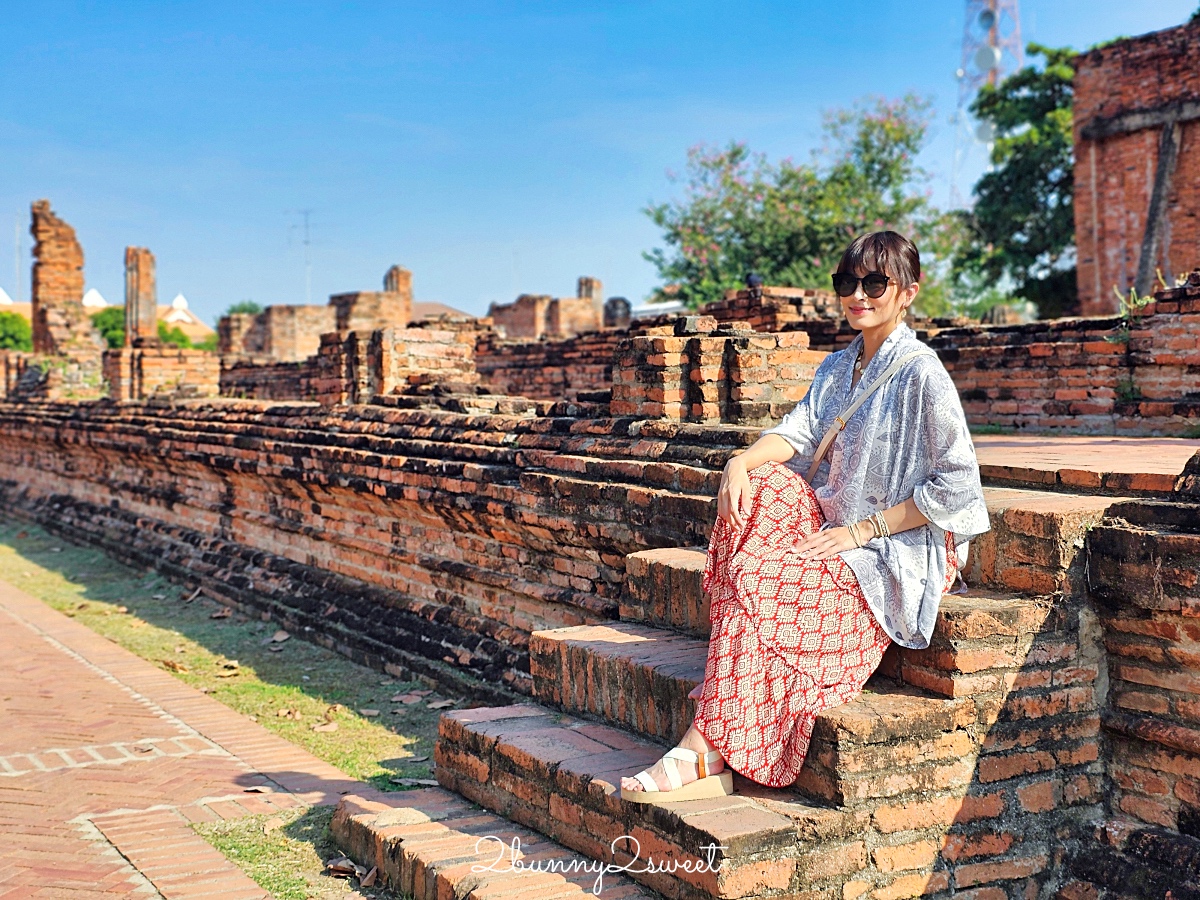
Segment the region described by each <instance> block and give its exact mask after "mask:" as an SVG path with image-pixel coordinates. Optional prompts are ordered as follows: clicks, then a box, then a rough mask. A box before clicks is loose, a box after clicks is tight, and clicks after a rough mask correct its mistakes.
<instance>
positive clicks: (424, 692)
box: [409, 689, 433, 697]
mask: <svg viewBox="0 0 1200 900" xmlns="http://www.w3.org/2000/svg"><path fill="white" fill-rule="evenodd" d="M409 693H412V694H416V695H417V696H418V697H428V696H429V695H430V694H432V693H433V691H431V690H428V689H425V690H421V691H410V692H409Z"/></svg>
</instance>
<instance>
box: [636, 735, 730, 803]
mask: <svg viewBox="0 0 1200 900" xmlns="http://www.w3.org/2000/svg"><path fill="white" fill-rule="evenodd" d="M676 760H679V761H680V762H689V763H692V764H693V765H694V766H695V767H696V770H697V771H698V772H699V774H700V777H699V778H697V779H696V780H695V781H689V782H688V783H687V784H684V783H683V779H682V778H680V777H679V765H678V763H676ZM720 761H721V754H720V752H718V751H716V750H710V751H709V752H707V753H705V754H704V756H703V757H701V755H700V754H699V753H697V752H696V751H695V750H688V749H687V748H685V747H673V748H671V749H670V750H668V751H667V752H666V754H664V755H663V758H662V764H663V771H664V772H666V773H667V781H668V783H669V784H670V785H671V790H669V791H663V790H659V787H658V784H657V782H655V780H654V779H653V778H652V777H650V772H649V770H646V769H643V770H642V771H641V772H638V773H637V774H636V775H634V776H633V777H634V778H636V779H637V780H638V781H639V782H640V783H641V785H642V788H643V790H640V791H627V790H625V789H624V788H622V789H621V799H622V800H628V801H629V802H630V803H648V804H651V805H653V806H657V805H658V804H660V803H675V802H677V801H680V800H704V799H706V798H708V797H725V796H728V795H729V794H732V793H733V773H732V772H730V771H729V769H728V768H725V769H723V770H722V771H720V772H718V773H716V774H715V775H712V774H709V772H708V769H709V768H711V767H712V766H713V765H715V764H716V763H718V762H720Z"/></svg>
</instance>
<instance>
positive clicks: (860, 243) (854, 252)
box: [837, 231, 921, 290]
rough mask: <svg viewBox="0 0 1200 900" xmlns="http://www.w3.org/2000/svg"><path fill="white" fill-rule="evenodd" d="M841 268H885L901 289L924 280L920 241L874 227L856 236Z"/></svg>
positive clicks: (862, 269) (840, 270)
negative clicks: (917, 242) (916, 242)
mask: <svg viewBox="0 0 1200 900" xmlns="http://www.w3.org/2000/svg"><path fill="white" fill-rule="evenodd" d="M837 270H838V272H882V273H883V274H885V275H887V276H888V277H889V278H892V279H894V280H895V281H898V282H899V283H900V289H901V290H904V288H906V287H908V286H909V285H910V284H914V283H915V282H917V281H920V280H921V254H919V253H918V252H917V247H916V245H915V244H914V243H913V242H912V241H910V240H909V239H908V238H906V237H905V236H904V235H902V234H897V233H896V232H895V231H874V232H871V233H870V234H864V235H860V236H859V237H856V238H855V239H854V241H853V243H851V244H850V246H849V247H847V248H846V252H844V253H843V254H842V259H841V261H840V262H839V263H838V267H837Z"/></svg>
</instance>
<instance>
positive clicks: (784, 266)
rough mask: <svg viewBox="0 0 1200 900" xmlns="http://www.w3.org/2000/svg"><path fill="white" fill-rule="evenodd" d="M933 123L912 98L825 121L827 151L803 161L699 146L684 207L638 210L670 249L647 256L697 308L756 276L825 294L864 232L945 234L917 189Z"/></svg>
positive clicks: (692, 155) (740, 148) (870, 104)
mask: <svg viewBox="0 0 1200 900" xmlns="http://www.w3.org/2000/svg"><path fill="white" fill-rule="evenodd" d="M928 122H929V103H928V101H926V100H923V99H921V98H918V97H915V96H913V95H909V96H906V97H903V98H901V99H899V100H891V101H889V100H883V99H877V100H871V101H867V102H865V103H862V104H859V105H857V106H855V107H854V108H853V109H850V110H843V111H839V112H834V113H830V114H827V115H826V118H825V123H824V131H825V136H826V139H827V140H826V146H825V148H823V150H821V151H819V152H817V153H815V154H814V156H813V160H812V162H810V163H794V162H792V161H791V160H789V159H785V160H782V161H781V162H779V163H771V162H769V161H768V160H767V158H766V156H765V155H763V154H755V153H751V152H750V150H748V149H747V148H746V146H745V145H744V144H738V143H732V144H730V145H729V146H727V147H726V148H724V149H720V150H713V149H710V148H706V147H694V148H692V149H691V150H690V151H689V152H688V173H687V179H686V183H685V186H684V196H683V198H682V199H681V200H677V201H672V202H669V203H662V204H657V205H651V206H649V207H648V208H647V209H646V210H645V212H646V214H647V215H648V216H649V217H650V219H651V220H652V221H653V222H654V224H655V225H657V226H659V228H661V229H662V231H663V242H664V243H665V244H666V247H665V248H658V249H655V250H652V251H650V252H648V253H646V254H644V255H645V257H646V259H648V260H649V261H650V262H652V263H653V264H654V265H655V267H656V268H657V269H658V274H659V276H660V277H661V278H662V280H663V282H664V283H666V284H668V285H672V286H673V290H675V291H677V293H676V294H675V296H677V297H679V298H680V299H682V300H683V301H684V302H685V303H687V305H688V306H691V307H696V306H700V305H702V304H704V303H708V302H711V301H714V300H719V299H721V297H722V295H723V293H724V292H725V291H726V290H729V289H731V288H738V287H741V286H742V284H743V283H744V279H745V276H746V274H747V273H748V272H751V271H753V272H757V273H758V274H760V275H761V276H762V277H763V279H764V280H765V282H766V283H767V284H776V285H787V286H793V287H821V288H826V287H828V286H829V274H830V272H832V271H833V268H834V267H835V266H836V264H837V260H838V257H839V255H840V253H841V251H842V250H843V249H844V248H845V247H846V245H847V244H848V243H849V242H850V241H851V240H852V239H853V238H854V237H855V236H857V235H859V234H862V233H863V232H867V231H879V230H883V229H888V228H890V229H894V230H897V231H901V232H903V233H906V234H909V235H910V236H912V237H913V238H914V240H916V241H917V243H918V246H921V241H922V239H923V238H926V237H932V236H933V235H934V234H935V233H937V232H938V231H939V229H942V228H944V225H945V221H944V217H943V216H941V215H940V214H939V213H938V212H937V210H935V209H934V208H933V207H932V206H931V204H930V203H929V200H928V196H927V193H925V192H923V191H921V190H920V189H919V185H920V182H921V181H923V180H924V177H925V173H924V172H923V171H922V170H921V168H920V167H919V166H918V165H917V163H916V156H917V153H918V152H919V151H920V149H921V147H922V145H923V144H924V140H925V133H926V128H927V126H928ZM936 270H937V267H930V272H931V273H933V272H935V271H936ZM925 287H928V285H925ZM663 292H664V289H662V288H660V289H659V292H658V293H659V295H660V296H662V294H663ZM923 293H924V292H923ZM930 296H931V298H934V299H936V291H932V292H930Z"/></svg>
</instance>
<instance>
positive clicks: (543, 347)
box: [475, 331, 627, 400]
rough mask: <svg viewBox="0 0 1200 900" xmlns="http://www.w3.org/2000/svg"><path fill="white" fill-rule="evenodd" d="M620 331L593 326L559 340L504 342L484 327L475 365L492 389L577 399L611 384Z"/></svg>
mask: <svg viewBox="0 0 1200 900" xmlns="http://www.w3.org/2000/svg"><path fill="white" fill-rule="evenodd" d="M626 337H627V333H626V332H624V331H593V332H591V333H589V334H584V335H580V336H579V337H575V338H568V339H566V340H561V341H504V340H501V339H500V338H499V337H498V336H497V335H496V334H495V333H494V332H486V333H484V334H482V335H481V336H480V338H479V342H478V343H477V344H476V345H475V366H476V368H477V369H478V370H479V375H480V377H481V379H482V380H483V383H484V384H485V385H487V387H488V388H489V390H491V391H492V392H493V393H496V394H511V395H513V396H517V397H532V398H534V399H537V400H576V399H577V398H578V397H579V395H580V393H590V392H596V391H607V390H610V389H611V388H612V363H613V357H614V355H615V353H616V350H617V346H618V345H619V344H620V343H621V341H623V340H624V339H625V338H626Z"/></svg>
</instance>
